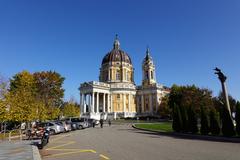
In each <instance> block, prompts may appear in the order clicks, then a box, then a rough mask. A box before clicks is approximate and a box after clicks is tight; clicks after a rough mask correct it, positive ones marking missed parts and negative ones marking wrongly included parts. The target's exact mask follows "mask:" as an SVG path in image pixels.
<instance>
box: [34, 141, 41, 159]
mask: <svg viewBox="0 0 240 160" xmlns="http://www.w3.org/2000/svg"><path fill="white" fill-rule="evenodd" d="M32 151H33V160H41V159H42V158H41V156H40V153H39V150H38V148H37V146H34V145H32Z"/></svg>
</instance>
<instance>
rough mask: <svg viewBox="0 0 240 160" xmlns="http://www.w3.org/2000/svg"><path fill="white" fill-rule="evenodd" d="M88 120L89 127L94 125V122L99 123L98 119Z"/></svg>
mask: <svg viewBox="0 0 240 160" xmlns="http://www.w3.org/2000/svg"><path fill="white" fill-rule="evenodd" d="M87 122H88V127H93V123H94V124H95V125H98V124H99V120H96V119H87Z"/></svg>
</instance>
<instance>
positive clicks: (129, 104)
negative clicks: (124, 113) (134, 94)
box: [128, 94, 132, 112]
mask: <svg viewBox="0 0 240 160" xmlns="http://www.w3.org/2000/svg"><path fill="white" fill-rule="evenodd" d="M130 97H131V94H128V112H130V111H132V110H131V109H130V107H131V101H130Z"/></svg>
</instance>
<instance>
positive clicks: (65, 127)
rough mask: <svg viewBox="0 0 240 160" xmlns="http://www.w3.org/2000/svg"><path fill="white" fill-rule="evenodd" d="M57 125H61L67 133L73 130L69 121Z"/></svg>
mask: <svg viewBox="0 0 240 160" xmlns="http://www.w3.org/2000/svg"><path fill="white" fill-rule="evenodd" d="M56 123H57V124H58V123H59V124H61V125H62V126H63V127H64V130H65V132H69V131H71V130H72V126H71V122H69V121H58V122H56Z"/></svg>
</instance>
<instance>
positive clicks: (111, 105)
mask: <svg viewBox="0 0 240 160" xmlns="http://www.w3.org/2000/svg"><path fill="white" fill-rule="evenodd" d="M109 107H110V112H114V108H113V104H112V94H111V95H110V106H109Z"/></svg>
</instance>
